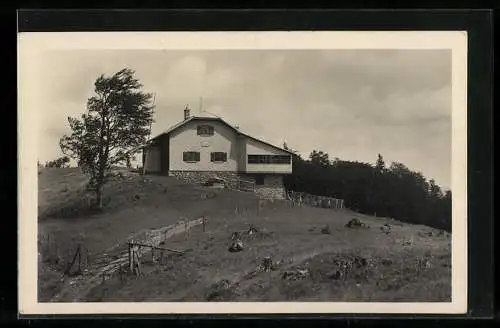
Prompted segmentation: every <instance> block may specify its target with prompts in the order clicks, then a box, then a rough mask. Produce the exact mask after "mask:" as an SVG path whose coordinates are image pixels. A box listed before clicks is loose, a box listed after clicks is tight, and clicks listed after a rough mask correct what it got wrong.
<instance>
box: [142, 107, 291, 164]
mask: <svg viewBox="0 0 500 328" xmlns="http://www.w3.org/2000/svg"><path fill="white" fill-rule="evenodd" d="M197 120H199V121H215V122H220V123H222V124H224V125H225V126H227V127H229V128H230V129H232V130H233V131H234V132H236V133H237V134H239V135H241V136H244V137H247V138H249V139H252V140H254V141H257V142H259V143H262V144H265V145H267V146H269V147H272V148H274V149H277V150H281V151H284V152H286V153H289V154H292V155H295V153H294V152H292V151H289V150H286V149H283V148H281V147H278V146H275V145H273V144H270V143H269V142H266V141H263V140H260V139H257V138H255V137H252V136H250V135H248V134H246V133H243V132H241V131H240V130H239V129H238V128H236V127H234V126H232V125H231V124H229V123H227V122H226V121H224V120H223V119H222V118H220V117H201V116H191V117H190V118H188V119H186V120H184V121H181V122H179V123H177V124H175V125H173V126H171V127H170V128H168V129H167V130H166V131H165V132H162V133H160V134H159V135H157V136H155V137H153V138H151V139H150V140H148V142H147V144H149V143H150V142H151V141H153V140H155V139H157V138H159V137H161V136H163V135H166V134H170V133H172V132H173V131H175V130H177V129H178V128H180V127H181V126H183V125H185V124H187V123H189V122H192V121H197ZM145 146H146V145H145Z"/></svg>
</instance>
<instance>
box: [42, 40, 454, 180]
mask: <svg viewBox="0 0 500 328" xmlns="http://www.w3.org/2000/svg"><path fill="white" fill-rule="evenodd" d="M37 60H38V61H39V66H40V68H41V70H40V71H39V74H37V77H38V83H37V85H38V86H39V90H38V91H39V92H38V93H37V97H38V105H39V108H40V111H41V113H40V115H39V118H38V122H39V124H38V126H39V131H38V143H39V144H38V150H39V154H38V158H39V160H40V161H41V162H42V163H44V162H46V161H48V160H53V159H55V158H57V157H59V156H61V155H62V154H61V151H60V149H59V143H58V142H59V139H60V138H61V137H62V136H63V135H64V134H65V133H69V132H70V131H69V125H68V121H67V117H68V116H72V117H75V116H80V115H81V114H82V113H84V112H85V110H86V108H85V106H86V101H87V99H88V98H89V97H91V96H92V95H93V83H94V81H95V79H96V78H97V77H98V76H99V75H101V74H104V75H111V74H113V73H116V72H117V71H119V70H120V69H122V68H130V69H132V70H134V71H135V76H136V77H137V78H138V79H139V80H140V82H141V83H142V84H143V90H144V91H145V92H151V93H154V94H155V106H156V108H155V113H154V120H155V123H154V124H153V126H152V135H153V136H154V135H157V134H159V133H161V132H162V131H164V130H166V129H168V128H169V127H170V126H172V125H174V124H176V123H178V122H179V121H181V120H182V119H183V110H184V108H185V106H186V105H189V107H190V108H191V113H192V114H193V115H202V116H206V115H209V114H207V113H200V112H199V109H200V107H201V108H202V109H203V110H204V111H206V112H210V113H212V114H216V115H218V116H221V117H222V118H224V119H225V120H226V121H228V122H229V123H230V124H233V125H238V126H239V127H240V129H241V130H242V131H244V132H246V133H249V134H250V135H252V136H255V137H257V138H260V139H263V140H265V141H267V142H270V143H272V144H275V145H277V146H282V145H283V142H286V143H287V145H288V146H289V147H290V148H292V149H295V150H298V151H299V153H300V154H301V155H303V157H307V156H308V154H309V153H310V152H311V151H312V150H313V149H316V150H322V151H325V152H327V153H328V154H329V156H330V158H331V159H333V158H335V157H338V158H340V159H342V160H352V161H361V162H367V163H374V162H375V161H376V159H377V154H379V153H380V154H381V155H382V156H383V157H384V159H385V162H386V164H387V165H390V163H391V162H393V161H397V162H401V163H403V164H405V165H406V166H408V167H409V168H410V169H412V170H416V171H420V172H422V173H423V174H424V176H425V177H426V178H428V179H431V178H432V179H435V180H436V182H437V183H438V184H439V185H440V186H442V187H443V188H445V189H449V188H450V185H451V112H452V110H451V96H452V95H451V50H337V49H335V50H196V51H195V50H57V51H48V52H46V53H44V55H43V56H41V57H40V58H38V59H37ZM34 78H35V77H34ZM200 97H202V102H201V106H200Z"/></svg>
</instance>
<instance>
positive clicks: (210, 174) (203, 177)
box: [168, 171, 238, 184]
mask: <svg viewBox="0 0 500 328" xmlns="http://www.w3.org/2000/svg"><path fill="white" fill-rule="evenodd" d="M168 175H169V176H173V177H176V178H177V179H179V180H182V181H185V182H187V183H191V184H204V183H205V182H207V181H208V180H209V179H214V178H220V179H229V180H231V179H236V178H238V174H237V173H236V172H225V171H169V172H168Z"/></svg>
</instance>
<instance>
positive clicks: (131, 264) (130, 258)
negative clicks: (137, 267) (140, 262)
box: [128, 242, 134, 273]
mask: <svg viewBox="0 0 500 328" xmlns="http://www.w3.org/2000/svg"><path fill="white" fill-rule="evenodd" d="M133 252H134V251H133V249H132V243H131V242H130V243H128V267H129V272H130V273H132V272H133V270H134V254H133Z"/></svg>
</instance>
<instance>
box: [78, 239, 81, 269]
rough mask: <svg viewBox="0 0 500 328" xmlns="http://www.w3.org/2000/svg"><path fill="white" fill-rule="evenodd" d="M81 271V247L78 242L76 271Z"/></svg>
mask: <svg viewBox="0 0 500 328" xmlns="http://www.w3.org/2000/svg"><path fill="white" fill-rule="evenodd" d="M81 272H82V249H81V246H80V244H78V273H81Z"/></svg>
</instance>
